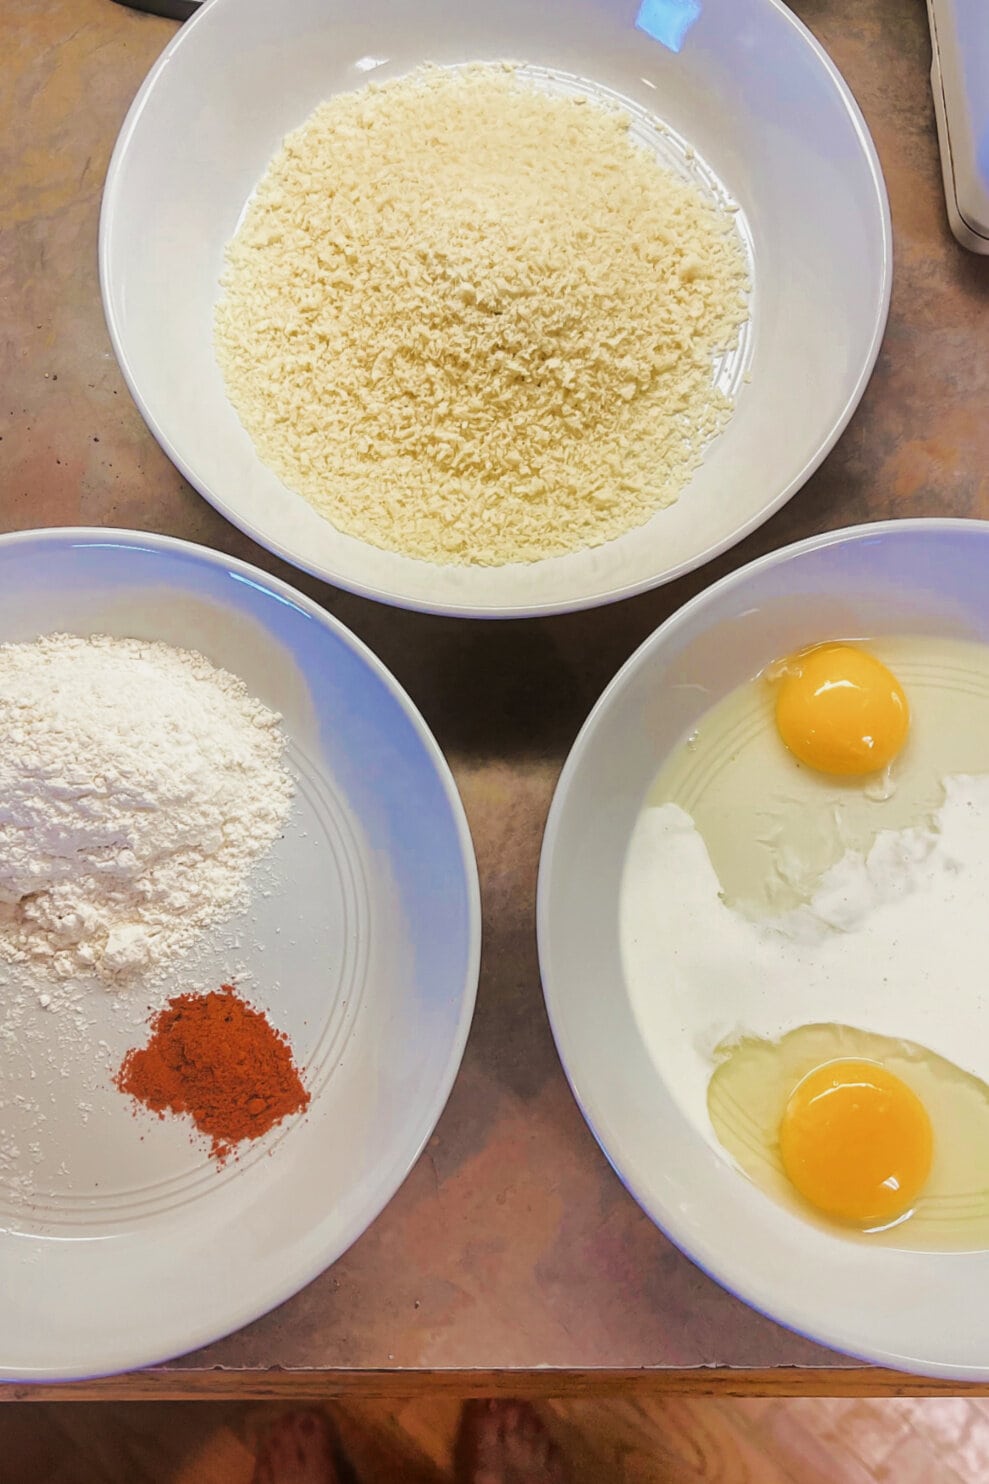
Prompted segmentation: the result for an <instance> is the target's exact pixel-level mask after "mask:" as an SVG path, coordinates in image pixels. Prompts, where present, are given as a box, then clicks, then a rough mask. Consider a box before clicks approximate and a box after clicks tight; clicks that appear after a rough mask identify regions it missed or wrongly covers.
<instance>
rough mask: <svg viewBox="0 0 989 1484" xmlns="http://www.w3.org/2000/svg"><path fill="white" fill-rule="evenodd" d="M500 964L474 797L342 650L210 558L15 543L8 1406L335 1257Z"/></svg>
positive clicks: (210, 1335) (5, 1153) (8, 942)
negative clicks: (26, 1390)
mask: <svg viewBox="0 0 989 1484" xmlns="http://www.w3.org/2000/svg"><path fill="white" fill-rule="evenodd" d="M479 944H480V913H479V901H478V885H477V872H476V865H475V861H474V855H473V850H472V847H471V842H470V836H469V832H468V829H467V824H466V820H465V817H464V813H463V809H462V806H461V803H460V799H459V796H458V794H457V791H456V787H455V785H454V783H453V780H452V777H451V775H450V772H449V770H448V768H447V765H446V763H445V761H444V759H443V757H442V754H441V753H440V751H439V749H438V747H437V745H436V743H435V741H434V740H433V738H432V736H431V735H430V733H429V731H428V729H427V728H426V726H425V723H424V722H423V720H422V718H421V717H420V716H419V714H418V712H417V711H416V710H415V708H414V706H413V705H412V703H411V702H410V701H409V699H408V697H407V696H406V695H405V694H404V692H403V691H402V690H401V688H400V687H399V686H398V684H397V683H396V682H395V680H394V679H393V678H392V677H391V676H390V675H389V673H388V672H387V671H386V670H385V668H384V667H383V666H382V665H381V664H380V662H379V661H378V660H376V659H375V657H374V656H373V655H372V654H371V653H370V652H369V651H368V650H367V649H366V648H365V647H364V646H363V645H362V644H361V643H360V642H359V641H358V640H357V639H355V638H354V637H353V635H351V634H350V633H349V632H348V631H347V630H346V629H345V628H344V627H343V626H342V625H341V624H339V623H338V622H337V621H336V620H334V619H333V618H331V617H330V616H329V615H328V614H327V613H326V612H325V611H324V610H322V609H321V608H319V607H318V606H317V605H316V604H315V603H313V602H311V601H310V600H309V599H307V598H305V597H304V596H303V595H301V594H300V593H297V592H295V591H294V590H293V589H291V588H289V587H287V586H286V585H285V584H283V583H280V582H279V581H277V580H276V579H274V578H271V577H269V576H267V575H266V574H264V573H262V572H260V571H258V570H257V569H254V568H252V567H249V566H247V565H246V564H243V563H239V562H236V561H234V560H232V559H230V558H227V557H222V556H220V555H218V554H216V553H213V552H210V551H207V550H205V549H203V548H201V547H196V546H192V545H189V544H187V543H184V542H179V541H174V540H170V539H167V538H164V537H158V536H150V535H148V534H146V533H141V534H138V533H133V532H127V531H103V530H100V531H95V530H86V529H81V530H63V531H44V532H30V531H28V532H20V533H17V534H14V535H8V536H3V537H0V1103H2V1111H3V1121H2V1135H0V1137H2V1141H3V1143H2V1147H0V1218H2V1220H0V1328H2V1331H3V1334H4V1352H3V1356H2V1357H0V1358H2V1362H3V1363H2V1366H0V1376H3V1377H4V1378H8V1379H26V1378H28V1377H30V1378H32V1379H35V1380H37V1379H39V1378H43V1377H47V1378H52V1379H55V1378H60V1379H64V1378H69V1377H73V1376H82V1375H94V1374H99V1373H106V1372H111V1371H116V1370H123V1369H130V1368H132V1367H135V1366H139V1365H143V1364H147V1363H150V1362H153V1361H156V1360H161V1359H164V1358H166V1357H168V1356H171V1355H174V1354H178V1353H180V1352H182V1351H185V1350H189V1349H192V1348H194V1347H196V1346H198V1345H201V1344H204V1343H207V1342H209V1341H211V1340H213V1339H216V1338H218V1337H219V1336H220V1335H222V1334H225V1333H227V1332H228V1331H230V1330H232V1329H235V1328H237V1327H239V1326H240V1325H242V1324H244V1323H246V1322H247V1321H248V1320H250V1319H252V1318H255V1317H256V1316H257V1315H258V1314H260V1313H262V1312H264V1311H265V1310H267V1309H269V1308H271V1307H272V1306H273V1305H275V1304H277V1303H278V1302H280V1301H281V1300H283V1299H285V1298H287V1297H288V1296H289V1295H290V1294H291V1293H293V1292H294V1291H295V1290H296V1289H298V1288H300V1287H302V1286H303V1285H304V1284H305V1283H306V1282H308V1281H309V1280H310V1279H311V1278H313V1277H314V1276H315V1275H316V1274H317V1273H318V1272H319V1271H321V1270H322V1269H323V1268H324V1267H326V1266H327V1265H328V1264H329V1263H331V1262H333V1261H334V1260H335V1259H336V1258H337V1257H339V1256H340V1254H341V1253H342V1252H343V1251H344V1250H345V1249H346V1248H347V1247H348V1246H349V1245H350V1243H351V1242H353V1241H354V1240H355V1238H356V1237H357V1236H359V1235H360V1234H361V1232H362V1231H363V1230H364V1229H365V1227H366V1226H367V1225H368V1224H369V1222H370V1221H371V1220H372V1219H373V1218H374V1217H375V1216H376V1215H377V1214H378V1213H379V1211H380V1210H381V1209H382V1207H383V1206H384V1205H385V1204H386V1203H387V1201H388V1200H389V1199H390V1198H391V1196H392V1195H393V1194H394V1192H395V1190H396V1189H397V1188H398V1185H399V1184H400V1183H401V1181H402V1180H403V1179H404V1177H405V1175H406V1174H407V1172H408V1170H409V1169H410V1168H411V1166H412V1164H413V1163H414V1161H415V1159H416V1158H417V1157H418V1154H419V1153H420V1151H421V1149H422V1146H423V1145H424V1143H425V1141H426V1139H427V1138H428V1137H429V1135H430V1133H431V1132H432V1129H433V1127H434V1125H435V1122H436V1119H437V1118H438V1116H439V1113H440V1111H441V1110H442V1107H443V1104H444V1102H445V1100H446V1097H447V1094H448V1092H449V1090H450V1087H451V1085H452V1082H453V1078H454V1077H455V1075H456V1072H457V1069H458V1067H459V1063H460V1058H461V1054H462V1051H463V1046H464V1043H465V1040H466V1036H467V1031H468V1028H469V1024H470V1019H471V1015H472V1011H473V1004H474V996H475V992H476V985H477V972H478V961H479ZM341 1129H346V1138H341V1137H340V1131H341ZM53 1238H57V1239H58V1240H57V1241H56V1240H52V1239H53ZM163 1293H167V1294H168V1295H169V1300H168V1303H167V1305H163V1304H162V1303H161V1302H160V1297H161V1295H162V1294H163ZM121 1316H126V1321H122V1319H121Z"/></svg>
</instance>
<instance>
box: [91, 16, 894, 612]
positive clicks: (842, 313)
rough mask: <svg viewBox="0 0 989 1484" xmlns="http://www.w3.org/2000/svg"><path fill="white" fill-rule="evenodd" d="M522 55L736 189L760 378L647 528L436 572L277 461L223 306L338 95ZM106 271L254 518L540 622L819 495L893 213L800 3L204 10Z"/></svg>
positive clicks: (203, 488) (150, 399)
mask: <svg viewBox="0 0 989 1484" xmlns="http://www.w3.org/2000/svg"><path fill="white" fill-rule="evenodd" d="M694 11H696V12H697V14H696V19H694V21H693V23H692V24H687V26H686V30H685V33H684V34H682V35H681V34H680V30H681V28H682V27H683V25H684V24H685V23H686V22H689V20H690V17H691V15H692V14H693V13H694ZM664 38H665V40H664ZM677 48H679V49H677ZM506 57H507V58H512V59H514V60H518V61H524V62H528V63H531V64H533V65H536V66H542V67H549V68H555V69H559V70H560V71H562V72H564V73H567V74H570V75H571V76H573V77H575V78H578V79H582V80H583V81H584V82H585V83H586V85H587V87H588V89H589V90H591V91H593V90H594V89H595V88H601V89H604V90H611V91H612V92H614V93H617V94H619V95H621V96H622V97H623V98H625V99H626V100H628V102H629V103H630V104H631V105H632V106H633V107H634V108H635V109H638V110H645V111H646V112H647V113H649V114H652V115H655V116H657V117H659V118H660V119H662V120H663V121H664V122H665V123H666V124H668V125H669V126H671V128H672V130H673V131H675V135H677V136H679V137H680V142H679V143H678V141H677V139H676V138H675V137H673V136H670V139H669V141H668V149H667V148H666V147H664V151H663V152H664V154H668V156H669V160H670V163H671V164H673V165H674V166H675V167H677V168H685V169H687V170H688V172H689V171H693V173H695V174H700V175H704V174H705V173H706V170H705V165H706V167H709V172H710V173H709V174H707V178H708V179H711V178H712V177H713V178H715V179H716V180H719V181H720V182H722V183H723V185H724V187H725V188H726V189H727V191H728V192H729V193H730V195H731V196H732V197H734V198H735V200H736V201H737V202H738V203H739V205H740V207H741V211H742V217H741V220H742V221H743V224H744V227H745V231H746V232H747V233H748V234H749V235H750V237H751V244H752V249H753V254H754V263H755V277H754V282H755V290H754V298H753V304H752V321H751V334H750V335H749V336H748V337H747V338H746V342H745V345H744V347H743V355H742V358H741V360H740V361H738V363H737V364H736V366H735V370H736V372H738V373H739V377H738V379H740V377H741V375H742V374H743V373H744V372H745V370H746V368H747V369H748V371H749V372H750V374H751V382H749V383H748V384H744V385H742V386H741V388H740V393H739V397H738V405H737V408H736V411H735V414H734V416H733V418H732V420H731V422H730V424H729V426H728V427H727V429H726V430H725V432H724V433H723V434H722V436H721V437H720V438H718V439H717V440H715V442H714V443H713V444H712V445H711V447H710V448H709V450H708V454H707V457H706V459H705V461H704V463H703V465H702V466H701V468H700V469H699V471H698V472H697V474H696V475H695V477H694V479H693V480H692V482H691V483H690V485H689V487H688V488H687V489H685V490H684V491H683V493H682V495H681V498H680V500H679V501H678V502H677V503H676V504H675V505H674V506H672V507H671V508H670V509H668V510H665V511H662V512H660V513H659V514H658V515H656V516H655V517H654V518H653V519H652V520H651V521H650V522H649V523H648V524H647V525H645V526H643V527H641V528H639V529H638V530H635V531H632V532H630V533H629V534H627V535H626V536H624V537H622V538H621V539H620V540H617V541H614V542H611V543H610V544H608V545H607V546H604V547H600V548H598V549H596V550H594V551H583V552H578V553H574V554H572V555H569V556H565V557H558V558H554V559H553V560H550V561H545V562H539V563H535V564H533V565H513V566H510V567H501V568H481V567H475V568H463V567H441V566H434V565H432V564H430V563H427V562H419V561H414V560H412V559H410V558H407V557H402V556H398V555H395V554H394V553H389V552H382V551H378V550H376V549H375V548H373V547H371V546H368V545H366V544H365V543H363V542H361V541H358V540H355V539H353V538H352V537H348V536H343V535H341V534H340V533H339V532H337V531H336V530H334V528H333V527H332V526H331V525H330V524H329V523H328V522H327V521H325V520H324V519H323V518H322V517H321V516H319V515H317V514H316V512H315V511H314V510H313V509H312V508H311V507H310V506H309V505H308V504H307V503H306V501H305V500H303V499H302V498H301V497H300V496H298V495H295V494H293V493H292V492H290V491H289V490H287V489H286V488H285V487H284V486H283V485H282V484H281V483H280V481H279V480H278V479H277V478H276V477H275V475H274V474H272V473H271V472H270V471H269V470H267V469H266V468H265V467H264V466H263V465H262V464H261V463H260V462H259V461H258V459H257V457H256V455H255V453H254V449H253V445H252V443H251V441H250V439H249V438H248V436H247V434H246V432H245V431H244V429H243V428H242V426H241V424H240V422H239V420H238V418H237V416H236V414H235V413H234V411H233V409H232V408H231V406H230V404H229V403H228V401H227V398H226V395H225V392H224V387H223V382H222V378H221V376H220V372H219V370H218V368H217V365H216V362H215V359H214V354H213V348H212V315H213V306H214V303H215V300H216V297H217V293H218V280H219V277H220V273H221V268H222V261H223V252H224V248H225V246H226V243H227V242H228V241H229V239H230V238H231V237H232V236H233V233H234V231H235V229H236V227H237V224H238V221H239V218H240V216H241V213H242V211H243V209H244V205H245V203H246V201H247V200H248V198H249V196H250V195H251V192H252V191H253V189H254V187H255V185H256V184H257V182H258V180H259V178H260V177H261V175H262V174H263V172H264V170H265V167H266V165H267V163H268V161H269V159H270V158H271V156H272V154H273V153H274V152H275V150H276V149H277V148H278V145H279V143H280V141H281V139H282V138H283V136H284V135H285V134H286V133H287V132H288V131H289V130H290V129H293V128H295V127H296V126H297V125H299V124H301V123H302V121H303V120H304V119H305V118H306V117H307V115H308V114H309V113H310V112H311V111H312V109H313V108H314V107H315V106H316V104H317V103H319V102H320V101H321V100H322V99H324V98H326V97H328V96H329V95H330V94H333V93H337V92H342V91H347V90H350V89H353V88H356V87H359V86H360V85H361V84H362V83H363V82H366V81H367V79H368V77H374V78H385V77H390V76H394V75H396V74H401V73H404V72H407V71H408V70H409V69H411V68H412V67H414V66H416V65H418V64H419V63H421V62H423V61H427V60H431V61H435V62H438V63H455V62H461V61H465V60H485V59H488V60H490V59H497V58H506ZM684 141H685V142H686V144H687V145H689V146H691V147H692V148H693V149H694V150H695V151H696V152H697V158H696V159H695V160H693V161H690V160H686V159H685V155H684V149H683V142H684ZM100 271H101V283H102V289H103V302H104V306H105V311H106V318H107V323H108V325H109V329H110V335H111V338H112V340H113V345H114V349H115V350H116V353H117V358H118V360H119V361H120V364H121V367H122V369H123V373H124V375H125V377H126V379H127V382H128V385H129V386H130V389H131V391H132V393H133V395H134V397H135V399H136V401H137V404H138V406H139V407H140V409H141V412H142V413H143V415H144V417H145V418H146V420H147V422H148V424H149V426H150V428H151V430H152V432H153V433H154V435H155V437H156V438H157V439H158V441H159V442H160V443H161V445H162V447H163V448H164V450H165V452H166V453H167V454H168V455H169V457H170V458H171V459H172V460H173V461H174V462H175V463H176V464H177V465H178V466H179V468H180V469H181V470H182V472H183V473H184V474H185V476H186V477H187V478H188V479H189V480H190V481H191V482H192V484H194V485H195V487H196V488H197V489H198V490H199V491H200V492H201V493H202V494H203V495H205V497H206V498H207V499H208V500H209V501H211V502H212V504H214V505H215V506H216V508H217V509H218V510H220V511H221V512H222V513H223V514H224V515H225V516H226V517H227V518H228V519H229V520H231V521H233V522H234V524H235V525H238V526H240V528H241V529H242V530H244V531H246V532H247V533H248V534H249V535H250V536H252V537H253V538H254V539H255V540H257V541H259V542H261V544H262V545H264V546H266V547H268V549H269V550H271V551H273V552H276V553H277V554H278V555H279V556H282V557H284V558H285V559H286V560H287V561H290V562H294V563H295V564H296V565H297V566H300V567H303V568H305V569H306V570H307V571H310V572H313V573H315V574H316V575H317V576H318V577H322V578H325V579H326V580H327V581H329V582H333V583H336V584H338V585H339V586H341V587H346V588H350V589H351V590H352V591H354V592H358V593H363V594H365V595H366V596H369V597H373V598H379V599H382V600H384V601H386V602H392V603H397V604H400V605H403V606H406V607H410V608H422V609H426V610H429V611H433V612H445V613H453V614H465V615H477V616H489V617H499V616H510V615H515V616H520V615H524V614H533V613H551V612H564V611H567V610H569V609H574V608H582V607H587V606H590V605H593V604H596V603H604V602H608V601H611V600H613V599H616V598H622V597H626V596H628V595H630V594H632V593H635V592H641V591H643V590H645V589H647V588H650V587H654V586H656V585H657V584H659V583H662V582H667V581H669V580H671V579H672V578H674V577H676V576H678V575H679V574H681V573H683V572H686V571H689V570H690V569H691V568H693V567H696V566H698V565H700V563H702V562H704V561H707V560H708V559H709V558H710V557H713V556H715V555H716V554H717V553H718V552H720V551H724V550H725V548H726V547H729V546H731V545H732V544H733V543H734V542H736V541H739V540H741V538H742V537H743V536H745V535H746V534H747V533H748V532H749V531H751V530H753V529H754V528H755V527H756V526H758V525H759V524H760V523H761V522H762V521H764V520H765V519H766V518H767V517H768V516H769V515H771V514H772V513H773V511H774V510H777V509H778V508H779V507H780V505H782V504H783V503H784V501H786V500H787V499H789V497H790V496H791V495H792V494H793V493H794V492H795V491H796V490H797V489H799V487H800V485H801V484H802V483H803V482H804V480H806V479H807V477H808V476H809V475H810V474H811V473H812V471H813V470H814V469H815V468H816V467H817V465H818V464H819V463H820V462H821V460H822V459H823V458H824V456H825V454H826V453H827V452H828V451H829V449H830V448H831V447H832V446H833V444H834V442H835V441H836V439H837V438H838V436H839V435H840V433H841V432H842V430H843V428H844V427H845V424H846V423H847V421H848V419H849V417H850V416H851V414H852V411H853V410H854V408H855V406H856V404H857V403H858V400H859V398H860V396H861V394H862V391H863V389H864V387H865V384H866V382H867V380H868V378H869V375H870V373H871V371H872V367H873V364H874V362H875V358H876V355H877V353H878V349H879V343H880V339H881V337H882V333H883V328H884V326H885V322H886V314H887V310H888V305H889V292H890V274H891V243H890V225H889V208H888V204H887V200H886V191H885V187H884V185H883V181H882V176H881V173H880V169H879V163H878V161H877V158H876V153H875V149H874V148H873V145H872V141H871V139H870V138H869V134H868V131H867V129H866V127H865V124H864V122H863V120H862V116H861V114H860V113H859V110H858V108H857V107H856V104H855V102H854V100H853V99H852V97H851V94H850V93H849V91H848V88H847V86H846V85H845V83H844V82H843V80H842V78H841V77H840V75H839V74H838V72H837V70H836V69H835V67H834V66H833V64H832V63H831V61H830V60H829V59H828V57H827V56H826V55H825V53H824V52H823V50H822V49H821V48H820V46H818V44H817V42H816V41H815V40H814V39H813V37H812V36H811V35H810V33H809V32H808V31H807V30H806V29H805V28H804V27H803V26H802V25H801V24H800V22H799V21H798V20H797V19H796V18H795V17H794V16H793V15H792V13H791V12H790V11H789V10H788V9H787V8H786V6H785V5H783V4H781V3H779V0H704V4H703V6H700V5H697V6H694V5H693V4H687V3H682V0H675V3H674V0H642V3H641V4H640V3H639V0H539V3H537V4H534V3H533V0H498V3H497V4H491V3H489V0H360V3H359V4H347V3H344V0H208V3H207V4H206V5H204V6H203V9H202V11H201V12H200V13H199V14H198V15H197V16H196V18H195V19H194V20H193V21H191V22H190V23H188V24H187V25H186V26H184V27H183V28H182V30H181V31H180V32H179V33H178V34H177V36H176V38H175V40H174V41H173V42H172V44H171V45H170V46H169V47H168V48H167V49H166V51H165V52H164V54H163V56H162V58H161V60H160V61H159V62H158V64H157V66H156V67H155V68H154V69H153V70H152V72H151V73H150V75H149V77H148V79H147V81H146V82H145V84H144V86H143V87H142V89H141V91H140V93H139V94H138V96H137V98H136V99H135V101H134V105H133V107H132V108H131V110H130V113H129V114H128V116H127V119H126V120H125V122H124V125H123V128H122V130H121V134H120V138H119V140H118V142H117V147H116V149H115V151H114V155H113V159H112V161H111V164H110V170H109V174H108V177H107V184H106V192H105V195H104V201H103V216H102V222H101V230H100Z"/></svg>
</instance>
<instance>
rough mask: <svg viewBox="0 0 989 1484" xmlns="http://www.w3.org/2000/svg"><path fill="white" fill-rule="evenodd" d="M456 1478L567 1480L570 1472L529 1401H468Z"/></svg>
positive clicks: (524, 1483) (546, 1483) (500, 1482)
mask: <svg viewBox="0 0 989 1484" xmlns="http://www.w3.org/2000/svg"><path fill="white" fill-rule="evenodd" d="M454 1478H455V1479H456V1481H457V1484H568V1481H569V1479H570V1473H569V1471H568V1469H567V1467H566V1465H565V1464H564V1462H563V1457H562V1455H561V1453H560V1450H559V1448H557V1446H556V1444H555V1443H554V1442H553V1441H552V1439H551V1438H550V1436H549V1434H548V1433H547V1431H546V1429H545V1428H544V1427H543V1424H542V1423H541V1422H540V1420H539V1418H538V1416H537V1415H536V1412H535V1410H534V1409H533V1408H532V1407H530V1406H529V1404H528V1403H527V1402H467V1403H466V1404H465V1406H464V1410H463V1413H462V1414H461V1418H460V1433H459V1435H458V1437H457V1446H456V1451H455V1458H454Z"/></svg>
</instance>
